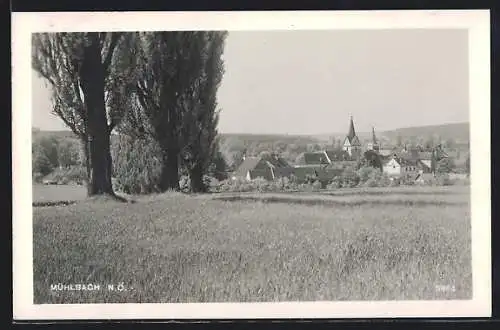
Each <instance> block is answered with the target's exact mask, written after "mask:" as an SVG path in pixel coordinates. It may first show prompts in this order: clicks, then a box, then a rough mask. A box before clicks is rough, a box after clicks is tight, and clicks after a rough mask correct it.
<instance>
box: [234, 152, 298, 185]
mask: <svg viewBox="0 0 500 330" xmlns="http://www.w3.org/2000/svg"><path fill="white" fill-rule="evenodd" d="M292 173H293V167H292V166H290V165H289V164H288V162H287V161H286V160H284V159H283V158H281V157H278V156H277V155H271V156H270V157H245V156H244V157H243V162H242V163H241V165H240V166H239V167H238V169H237V170H236V171H235V172H234V173H233V175H232V176H231V178H232V179H233V180H236V179H237V178H244V179H246V180H255V179H256V178H264V179H266V180H269V181H273V180H275V179H277V178H280V177H285V176H286V177H288V176H290V175H291V174H292Z"/></svg>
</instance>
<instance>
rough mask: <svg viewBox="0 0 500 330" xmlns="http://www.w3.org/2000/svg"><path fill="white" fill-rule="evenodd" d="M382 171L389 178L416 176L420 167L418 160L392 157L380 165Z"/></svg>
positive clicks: (420, 169)
mask: <svg viewBox="0 0 500 330" xmlns="http://www.w3.org/2000/svg"><path fill="white" fill-rule="evenodd" d="M382 171H383V172H384V173H386V174H387V175H388V176H389V177H404V176H416V175H417V174H419V173H420V172H421V171H422V167H421V164H420V162H419V161H418V160H410V159H405V158H402V157H392V158H390V159H389V160H387V161H385V162H384V163H383V164H382ZM422 173H423V172H422Z"/></svg>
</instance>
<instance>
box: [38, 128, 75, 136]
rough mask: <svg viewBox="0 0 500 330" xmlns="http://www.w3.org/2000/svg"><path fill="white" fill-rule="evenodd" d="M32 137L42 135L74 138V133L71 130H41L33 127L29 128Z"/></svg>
mask: <svg viewBox="0 0 500 330" xmlns="http://www.w3.org/2000/svg"><path fill="white" fill-rule="evenodd" d="M31 135H32V137H33V139H36V138H42V137H55V138H71V139H76V138H77V137H76V135H75V134H74V133H73V132H71V131H42V130H40V129H39V128H36V127H33V128H32V129H31Z"/></svg>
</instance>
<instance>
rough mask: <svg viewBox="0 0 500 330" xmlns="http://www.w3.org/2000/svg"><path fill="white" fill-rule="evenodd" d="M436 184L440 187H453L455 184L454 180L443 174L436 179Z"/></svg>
mask: <svg viewBox="0 0 500 330" xmlns="http://www.w3.org/2000/svg"><path fill="white" fill-rule="evenodd" d="M436 183H437V185H438V186H451V185H453V184H454V180H452V179H450V176H449V175H448V174H441V175H438V176H437V177H436Z"/></svg>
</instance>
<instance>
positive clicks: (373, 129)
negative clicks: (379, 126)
mask: <svg viewBox="0 0 500 330" xmlns="http://www.w3.org/2000/svg"><path fill="white" fill-rule="evenodd" d="M372 143H373V144H377V137H376V136H375V127H373V126H372Z"/></svg>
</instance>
